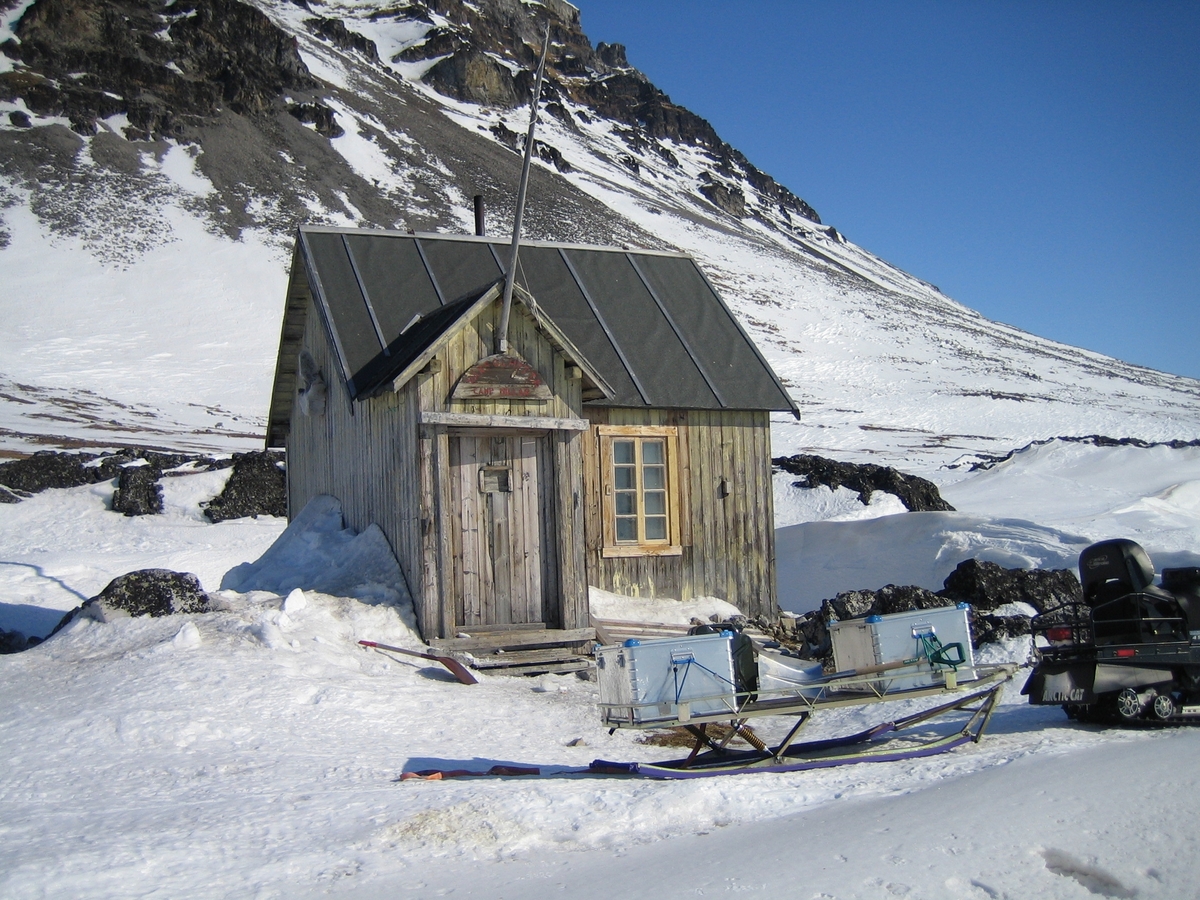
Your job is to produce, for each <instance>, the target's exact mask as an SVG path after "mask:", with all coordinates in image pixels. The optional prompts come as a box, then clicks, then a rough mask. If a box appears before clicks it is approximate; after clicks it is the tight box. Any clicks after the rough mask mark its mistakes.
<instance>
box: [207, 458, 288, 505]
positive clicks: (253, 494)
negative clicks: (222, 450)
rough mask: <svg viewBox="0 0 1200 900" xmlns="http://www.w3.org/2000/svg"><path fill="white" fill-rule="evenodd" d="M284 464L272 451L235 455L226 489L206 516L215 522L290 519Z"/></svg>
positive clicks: (216, 498)
mask: <svg viewBox="0 0 1200 900" xmlns="http://www.w3.org/2000/svg"><path fill="white" fill-rule="evenodd" d="M282 462H283V456H282V454H279V453H272V452H271V451H269V450H262V451H258V452H254V453H235V454H234V455H233V472H232V473H231V474H230V476H229V481H227V482H226V483H225V489H224V490H223V491H221V493H220V495H219V496H217V497H215V498H213V499H212V500H210V501H209V503H208V506H207V507H205V510H204V514H205V515H206V516H208V518H209V519H210V520H211V521H213V522H223V521H225V520H226V519H240V518H243V517H245V516H255V517H257V516H280V517H282V516H286V515H287V485H286V483H285V481H284V474H283V469H282V468H281V467H280V463H282Z"/></svg>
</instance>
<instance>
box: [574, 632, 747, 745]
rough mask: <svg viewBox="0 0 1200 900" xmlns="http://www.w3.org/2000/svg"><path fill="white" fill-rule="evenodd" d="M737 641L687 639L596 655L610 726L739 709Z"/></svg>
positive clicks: (621, 647) (641, 643)
mask: <svg viewBox="0 0 1200 900" xmlns="http://www.w3.org/2000/svg"><path fill="white" fill-rule="evenodd" d="M732 645H733V638H732V636H731V635H728V634H699V635H683V636H680V637H677V638H658V639H655V640H647V641H626V642H625V643H624V644H615V645H612V646H608V647H600V648H599V649H597V650H596V672H597V676H598V677H597V680H598V682H599V686H600V708H601V714H602V716H603V718H604V721H605V722H606V723H607V724H617V723H620V724H627V725H642V724H648V723H654V722H675V721H679V722H686V721H688V719H690V718H693V717H696V716H708V715H714V714H721V713H724V712H730V713H732V712H733V711H734V710H735V709H736V708H737V697H736V690H735V688H734V676H733V652H732Z"/></svg>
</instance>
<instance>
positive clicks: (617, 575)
mask: <svg viewBox="0 0 1200 900" xmlns="http://www.w3.org/2000/svg"><path fill="white" fill-rule="evenodd" d="M587 417H588V419H589V421H590V422H591V423H592V424H593V426H598V425H634V426H649V425H667V426H670V425H673V426H675V427H676V428H678V456H679V469H680V472H679V485H680V489H681V490H680V493H681V496H680V497H679V509H680V518H681V521H680V543H681V545H682V547H683V553H682V554H681V555H679V556H641V557H616V558H605V557H604V556H603V555H602V549H603V534H602V527H601V508H602V507H601V504H602V502H603V499H604V496H603V480H602V477H601V471H600V437H599V434H598V431H597V429H596V428H595V427H593V428H592V429H591V430H590V431H589V432H587V434H586V435H584V436H583V441H584V445H585V447H584V454H583V456H584V492H585V496H586V498H587V499H586V503H585V510H586V513H585V533H586V535H587V538H586V561H587V578H588V583H589V584H592V585H595V586H596V587H600V588H603V589H604V590H608V591H612V592H614V593H618V594H627V595H632V596H642V597H674V598H679V599H690V598H692V597H705V596H708V597H719V598H720V599H722V600H727V601H728V602H730V603H733V604H735V605H736V606H737V607H738V608H739V609H741V610H742V611H743V612H745V613H746V614H747V615H751V616H757V615H763V616H768V617H772V618H773V617H774V616H775V615H776V612H777V603H776V593H775V512H774V502H773V496H772V486H771V446H770V441H771V433H770V417H769V414H768V413H766V412H755V411H706V410H661V409H655V410H647V409H624V408H620V409H618V408H605V407H591V408H589V409H588V410H587ZM722 478H724V479H725V480H726V483H727V485H728V494H727V496H725V497H721V495H720V487H721V479H722Z"/></svg>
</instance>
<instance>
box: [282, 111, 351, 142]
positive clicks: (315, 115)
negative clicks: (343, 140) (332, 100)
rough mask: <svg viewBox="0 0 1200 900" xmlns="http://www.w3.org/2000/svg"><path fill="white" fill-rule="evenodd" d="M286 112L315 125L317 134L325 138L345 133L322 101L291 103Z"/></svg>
mask: <svg viewBox="0 0 1200 900" xmlns="http://www.w3.org/2000/svg"><path fill="white" fill-rule="evenodd" d="M288 112H289V113H290V114H291V115H292V116H294V117H295V118H296V119H298V120H299V121H301V122H304V123H306V124H308V125H315V126H316V129H317V134H323V135H325V137H327V138H337V137H341V136H342V135H344V134H345V133H346V132H345V129H343V128H342V126H341V125H339V124H338V123H337V120H336V118H335V117H334V113H333V110H332V109H330V108H329V107H328V106H326V105H325V104H324V103H293V104H291V105H290V106H288Z"/></svg>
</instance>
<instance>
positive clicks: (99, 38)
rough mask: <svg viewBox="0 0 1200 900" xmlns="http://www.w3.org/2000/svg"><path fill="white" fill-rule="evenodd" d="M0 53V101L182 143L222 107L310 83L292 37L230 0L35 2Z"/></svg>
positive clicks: (252, 107) (92, 126)
mask: <svg viewBox="0 0 1200 900" xmlns="http://www.w3.org/2000/svg"><path fill="white" fill-rule="evenodd" d="M15 33H16V36H17V38H18V39H19V43H17V42H13V43H11V44H10V45H7V46H5V47H4V48H3V50H4V52H5V53H6V54H7V55H8V56H10V57H12V58H14V59H16V60H19V61H20V62H22V63H24V65H25V66H26V67H27V68H25V69H22V70H14V71H12V72H8V73H5V74H3V75H0V97H2V98H3V99H7V100H15V99H17V98H20V99H22V100H24V101H25V103H26V105H27V106H28V107H29V108H30V109H31V110H33V111H34V112H36V113H40V114H43V115H57V116H65V117H66V118H67V119H68V120H69V121H70V123H71V128H72V129H73V130H74V131H77V132H78V133H80V134H95V133H96V130H97V126H96V122H97V120H98V119H104V118H108V117H110V116H115V115H118V114H120V113H124V114H125V115H127V116H128V118H129V123H130V126H131V127H130V128H129V129H127V132H126V136H127V137H129V138H131V139H134V138H142V139H144V138H158V137H164V136H171V137H176V138H184V139H186V138H187V136H188V134H189V129H191V128H193V127H196V126H199V125H202V124H204V122H205V121H207V120H209V119H212V118H213V117H215V116H216V115H217V114H218V113H219V112H220V111H221V110H222V109H230V110H232V111H234V112H236V113H240V114H244V115H254V114H261V113H264V112H267V111H269V110H272V109H276V108H281V107H282V99H281V98H282V96H283V94H284V93H285V92H286V91H306V90H308V91H311V90H315V89H316V88H317V87H318V83H317V81H316V80H315V79H314V78H313V77H312V75H311V74H310V73H309V71H308V69H307V67H306V66H305V65H304V62H303V61H302V60H301V59H300V54H299V53H298V51H297V46H296V39H295V38H294V37H292V36H290V35H288V34H286V33H285V32H283V31H281V30H280V29H278V28H277V27H275V25H273V24H272V23H271V21H270V20H269V19H268V18H267V17H266V16H265V15H264V14H263V13H261V12H259V11H258V10H257V9H255V8H254V7H252V6H250V5H248V4H245V3H241V2H238V0H175V2H173V3H170V4H168V3H165V2H163V0H37V2H35V3H34V4H33V5H32V6H30V7H29V9H28V10H26V12H25V13H24V15H22V16H21V19H20V20H19V21H18V22H17V25H16V28H15Z"/></svg>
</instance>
